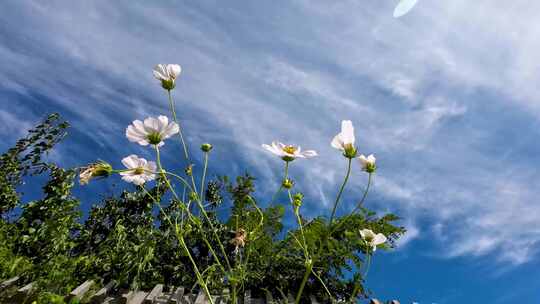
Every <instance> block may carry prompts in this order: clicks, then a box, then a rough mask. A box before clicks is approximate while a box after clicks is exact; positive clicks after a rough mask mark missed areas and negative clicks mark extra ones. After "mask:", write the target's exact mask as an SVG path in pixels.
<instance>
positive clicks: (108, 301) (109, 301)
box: [97, 297, 116, 304]
mask: <svg viewBox="0 0 540 304" xmlns="http://www.w3.org/2000/svg"><path fill="white" fill-rule="evenodd" d="M97 303H101V304H115V303H116V299H115V298H114V297H106V298H105V299H104V300H103V302H97Z"/></svg>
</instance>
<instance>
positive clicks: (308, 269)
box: [294, 261, 313, 304]
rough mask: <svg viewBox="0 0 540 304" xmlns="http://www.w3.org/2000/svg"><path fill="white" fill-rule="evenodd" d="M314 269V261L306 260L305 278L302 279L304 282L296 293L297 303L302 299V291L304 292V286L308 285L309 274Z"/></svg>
mask: <svg viewBox="0 0 540 304" xmlns="http://www.w3.org/2000/svg"><path fill="white" fill-rule="evenodd" d="M312 269H313V262H312V261H306V272H305V273H304V278H303V279H302V283H300V288H299V289H298V293H297V294H296V299H295V301H294V303H296V304H298V303H300V299H301V298H302V292H304V287H305V286H306V283H307V280H308V278H309V275H310V274H311V270H312Z"/></svg>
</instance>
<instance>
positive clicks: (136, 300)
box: [127, 291, 154, 304]
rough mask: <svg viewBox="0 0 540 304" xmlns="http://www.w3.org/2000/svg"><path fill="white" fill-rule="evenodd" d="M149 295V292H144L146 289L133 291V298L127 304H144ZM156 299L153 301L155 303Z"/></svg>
mask: <svg viewBox="0 0 540 304" xmlns="http://www.w3.org/2000/svg"><path fill="white" fill-rule="evenodd" d="M147 296H148V293H146V292H144V291H137V292H134V293H133V296H132V297H131V299H130V300H129V301H128V302H127V304H142V303H143V302H144V301H145V299H146V297H147ZM153 302H154V301H152V302H151V303H153Z"/></svg>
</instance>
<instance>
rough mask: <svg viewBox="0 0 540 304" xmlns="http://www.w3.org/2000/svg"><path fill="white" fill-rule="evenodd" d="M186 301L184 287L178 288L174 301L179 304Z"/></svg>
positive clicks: (175, 291)
mask: <svg viewBox="0 0 540 304" xmlns="http://www.w3.org/2000/svg"><path fill="white" fill-rule="evenodd" d="M183 299H184V287H177V288H176V290H174V292H173V296H172V300H176V302H177V303H182V302H181V301H182V300H183Z"/></svg>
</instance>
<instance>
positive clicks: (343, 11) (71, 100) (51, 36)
mask: <svg viewBox="0 0 540 304" xmlns="http://www.w3.org/2000/svg"><path fill="white" fill-rule="evenodd" d="M6 5H7V7H8V9H9V10H10V11H11V12H12V13H11V14H9V15H8V14H4V15H3V16H0V21H2V24H4V25H5V26H4V27H3V29H0V34H2V35H0V42H2V43H1V44H0V55H1V56H0V58H1V59H0V62H1V63H2V66H3V69H2V71H1V72H0V88H1V89H2V90H3V91H9V92H17V93H18V94H20V95H21V96H25V98H27V99H26V100H31V101H32V103H31V104H16V105H15V106H10V105H8V104H7V103H2V104H0V118H2V117H4V119H3V121H4V123H5V124H6V126H8V122H9V121H12V120H14V119H15V118H12V117H11V116H10V115H11V114H8V113H10V112H9V110H11V109H10V107H15V108H17V110H18V113H21V111H23V110H28V111H29V112H31V113H32V114H31V115H33V116H32V117H38V116H39V113H35V112H39V111H41V110H43V109H52V110H55V109H56V108H58V109H60V110H64V111H65V112H67V113H68V116H69V117H70V118H72V120H73V121H72V122H73V123H74V127H75V130H77V131H78V132H81V133H85V132H84V130H85V129H86V128H87V126H88V125H91V126H92V132H91V133H89V134H86V135H85V136H88V138H89V139H90V140H91V141H92V145H93V147H94V145H95V146H98V147H99V150H98V151H99V152H103V153H111V155H114V156H116V155H117V154H118V155H120V154H125V153H127V152H131V151H127V150H126V151H124V150H123V149H124V148H123V147H124V146H125V144H126V140H125V138H123V130H124V128H125V126H126V125H127V124H128V123H129V122H130V121H131V120H133V119H137V118H143V117H144V116H147V115H154V116H155V115H157V114H161V113H163V112H165V111H167V104H166V100H165V95H164V93H163V90H162V89H161V88H160V86H159V84H158V83H157V82H156V81H155V79H153V78H152V74H151V68H152V67H153V66H154V64H156V63H162V62H166V63H179V64H181V65H182V67H183V73H182V75H181V76H180V79H179V80H178V83H177V88H176V89H175V91H174V96H175V98H176V100H177V104H178V106H179V111H178V114H179V116H180V118H181V120H182V125H183V127H185V129H186V130H187V131H186V133H187V137H188V139H189V140H190V141H192V142H193V143H194V145H193V146H194V147H195V148H196V147H198V145H199V144H200V143H202V142H206V141H209V142H219V143H222V144H223V149H222V150H221V151H220V152H221V153H222V155H223V156H219V157H218V159H216V163H218V164H220V165H219V166H220V168H223V169H225V170H227V171H228V172H231V171H232V172H235V173H241V172H242V171H243V169H242V167H243V164H244V162H245V164H246V165H247V166H249V167H251V168H256V169H255V170H257V172H256V173H257V175H258V176H259V178H260V179H261V180H262V181H263V182H264V183H265V185H270V186H269V187H267V188H268V189H266V190H265V192H267V193H272V192H273V191H274V189H273V188H272V187H275V186H277V184H278V182H279V178H280V176H281V173H280V170H281V166H282V164H281V163H280V162H279V161H276V160H275V159H273V158H271V157H265V156H264V152H263V151H262V150H261V149H260V144H261V143H264V142H270V141H272V140H275V139H279V140H282V141H285V142H291V143H295V144H299V145H301V146H303V147H309V148H313V149H315V150H317V151H318V152H319V154H320V157H318V158H317V159H314V160H309V161H298V162H295V163H294V166H293V168H291V170H292V173H293V174H295V176H296V178H297V179H299V180H301V181H302V183H305V185H311V184H313V185H316V186H313V187H310V186H306V187H305V188H303V189H306V190H305V191H306V192H307V194H308V197H309V198H311V200H310V202H309V203H308V205H309V207H310V208H307V211H308V212H309V214H310V216H314V215H316V214H321V213H323V212H327V211H328V210H327V208H329V207H330V204H331V202H332V200H333V198H334V197H333V196H334V195H335V191H336V190H335V188H336V187H337V184H338V183H339V182H340V181H341V179H342V178H343V176H342V175H343V171H344V168H345V162H344V160H343V157H342V156H341V155H340V154H339V153H337V152H336V151H334V150H333V149H332V148H331V147H330V146H329V142H330V140H331V138H332V136H333V135H335V134H336V132H337V131H338V128H339V122H340V120H341V119H351V120H353V121H354V123H355V126H356V129H357V138H358V144H359V148H360V151H361V152H362V153H364V152H365V153H376V154H377V156H378V161H379V167H380V169H379V172H378V173H377V176H376V178H375V182H374V187H373V189H374V193H373V196H370V198H372V197H373V198H375V200H370V201H369V202H368V204H370V205H369V206H370V207H376V208H378V209H379V210H392V211H397V212H398V213H400V214H402V215H403V216H404V217H406V218H410V219H411V220H410V221H409V222H408V223H406V224H407V226H408V227H410V232H409V236H408V238H407V239H405V240H404V241H403V244H404V243H407V242H411V241H413V240H414V238H415V237H418V238H422V237H426V238H427V237H433V236H435V237H436V238H437V239H438V240H439V243H438V244H439V246H440V248H441V250H440V251H441V254H442V255H444V256H447V257H455V256H485V255H490V254H494V255H496V256H497V258H498V259H499V260H500V261H503V262H511V263H514V264H520V263H525V262H527V261H529V260H530V259H532V258H533V257H534V256H535V255H536V254H537V251H538V248H539V242H540V234H539V230H540V226H539V225H540V224H539V223H540V209H539V207H538V199H537V197H538V194H540V193H538V190H537V189H538V184H537V183H536V182H535V181H538V180H540V179H539V178H540V176H539V173H537V172H536V170H534V168H535V167H537V165H538V161H540V160H539V159H538V157H536V158H534V157H532V156H531V155H530V154H528V152H530V150H532V151H537V150H534V142H535V140H534V139H535V138H536V137H538V136H540V134H539V132H538V131H536V130H535V129H532V128H527V126H528V124H527V123H529V122H530V125H533V124H535V123H536V121H538V120H539V119H540V106H539V105H540V103H538V102H537V100H538V98H540V91H539V89H538V85H537V84H538V83H540V75H539V73H538V71H539V70H540V69H539V66H538V62H540V61H538V59H539V58H538V57H539V55H538V54H540V39H537V37H540V28H538V27H537V26H535V24H536V19H537V16H536V15H535V11H537V10H536V9H538V8H540V5H538V4H531V2H530V1H525V0H517V1H505V2H501V3H497V5H493V1H488V0H479V1H474V2H471V1H465V0H456V1H432V2H426V1H422V3H419V5H417V7H415V9H414V11H412V12H411V13H410V14H409V15H407V16H405V17H403V18H401V19H394V18H391V11H392V9H393V6H394V5H395V3H394V2H392V1H388V2H386V1H385V2H383V1H369V2H366V1H352V0H351V1H339V2H335V3H328V2H327V1H320V2H313V1H303V0H296V1H291V2H290V3H287V4H284V5H280V6H275V5H269V4H261V3H259V4H257V5H253V6H252V5H251V4H244V5H243V6H235V5H234V4H230V6H229V7H228V8H227V9H226V10H220V11H216V10H215V9H214V6H213V5H211V4H209V3H205V2H202V1H201V2H200V3H198V4H196V5H195V4H192V5H188V4H185V3H178V4H176V5H173V6H170V7H169V6H163V5H159V4H158V3H148V2H146V3H143V2H130V4H129V5H126V4H125V3H120V2H117V3H110V2H99V1H96V2H87V3H84V4H82V3H76V2H72V3H65V2H62V3H55V2H26V3H22V2H21V3H18V2H11V3H8V4H6ZM535 8H536V9H535ZM30 16H31V17H30ZM23 19H24V20H26V22H25V23H24V24H22V25H21V24H20V23H19V22H18V20H23ZM300 20H301V22H300ZM36 93H39V96H38V97H36V96H37V95H36ZM43 99H47V107H45V106H44V105H43V106H41V105H40V102H41V101H42V100H43ZM37 109H39V110H37ZM32 111H34V112H32ZM523 121H525V122H526V123H525V124H524V123H523ZM4 123H3V124H4ZM513 124H519V127H520V128H522V129H520V130H517V129H515V128H517V126H514V125H513ZM9 125H12V124H9ZM530 125H529V126H530ZM4 130H5V129H4ZM501 132H509V133H507V134H505V135H504V136H508V137H503V135H500V134H499V133H501ZM517 136H519V137H520V138H516V137H517ZM77 144H78V145H79V146H80V147H84V145H85V142H84V141H83V140H80V141H78V142H77ZM86 144H87V143H86ZM120 144H121V145H120ZM504 145H507V146H509V147H508V148H504V147H502V148H501V146H504ZM510 145H512V146H510ZM119 147H122V149H121V148H119ZM75 148H76V147H74V148H72V149H75ZM216 149H219V146H217V147H216ZM501 151H502V152H501ZM171 158H172V157H171ZM232 158H236V159H238V162H237V163H234V164H230V163H226V162H224V161H221V162H220V160H225V159H232ZM357 169H358V168H357ZM229 170H230V171H229ZM364 182H365V175H364V174H362V173H361V172H359V170H356V169H355V172H354V174H353V178H352V183H351V185H350V187H348V190H350V191H351V192H352V193H353V194H351V195H350V196H349V197H348V199H350V200H352V199H353V198H354V197H355V196H354V194H358V195H356V196H359V194H360V193H361V190H362V187H363V183H364ZM302 183H300V185H299V186H300V187H302V186H301V184H302ZM375 203H377V205H375ZM350 206H351V204H349V205H345V206H344V207H343V208H344V209H347V208H350ZM424 218H427V219H429V220H430V222H433V223H435V224H434V225H433V226H432V227H422V226H420V224H419V223H416V222H415V221H413V220H420V219H424ZM443 253H444V254H443Z"/></svg>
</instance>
